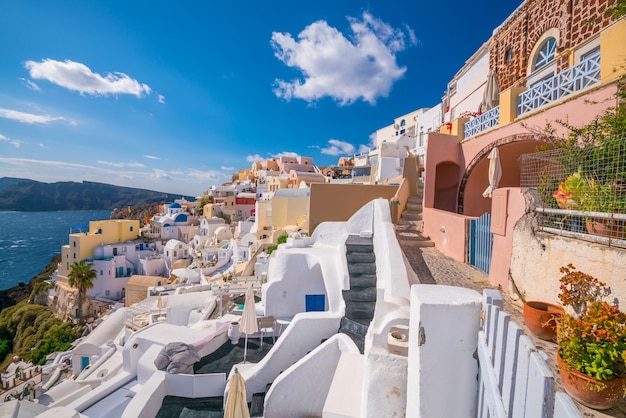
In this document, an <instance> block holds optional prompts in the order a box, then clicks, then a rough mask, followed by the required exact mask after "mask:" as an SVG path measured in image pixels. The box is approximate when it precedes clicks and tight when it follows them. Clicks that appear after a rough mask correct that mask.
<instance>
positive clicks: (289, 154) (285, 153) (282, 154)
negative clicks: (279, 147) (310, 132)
mask: <svg viewBox="0 0 626 418" xmlns="http://www.w3.org/2000/svg"><path fill="white" fill-rule="evenodd" d="M299 156H300V154H298V153H297V152H292V151H283V152H279V153H278V154H275V155H272V157H273V158H280V157H290V158H296V157H299Z"/></svg>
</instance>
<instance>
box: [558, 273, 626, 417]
mask: <svg viewBox="0 0 626 418" xmlns="http://www.w3.org/2000/svg"><path fill="white" fill-rule="evenodd" d="M561 273H563V276H562V277H561V280H560V283H561V285H560V293H559V300H560V301H561V303H562V304H563V306H565V307H566V309H567V310H568V311H567V312H566V313H564V314H563V315H562V316H561V317H560V318H559V320H558V325H557V344H558V350H557V362H558V365H559V374H560V376H561V380H562V382H563V386H564V387H565V390H566V391H567V392H568V393H569V394H570V396H571V397H572V398H574V399H575V400H577V401H578V402H580V403H582V404H583V405H586V406H588V407H590V408H594V409H608V408H611V407H613V406H614V405H615V404H617V402H619V400H620V399H621V398H623V397H624V394H625V391H626V367H625V363H626V314H624V313H623V312H621V311H620V310H619V309H618V308H617V306H615V305H613V304H610V303H608V302H606V301H604V300H602V299H603V298H604V297H605V296H608V294H609V293H610V290H609V289H608V288H606V287H605V286H606V285H605V283H603V282H601V281H600V280H598V279H597V278H595V277H593V276H591V275H589V274H587V273H583V272H581V271H577V270H576V268H575V267H574V266H573V265H572V264H569V265H567V266H566V267H561Z"/></svg>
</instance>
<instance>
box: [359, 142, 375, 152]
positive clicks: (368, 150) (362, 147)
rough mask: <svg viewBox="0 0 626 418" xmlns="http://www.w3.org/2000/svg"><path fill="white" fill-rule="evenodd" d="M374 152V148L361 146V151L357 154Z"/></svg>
mask: <svg viewBox="0 0 626 418" xmlns="http://www.w3.org/2000/svg"><path fill="white" fill-rule="evenodd" d="M371 150H372V147H370V146H368V145H363V144H361V145H359V151H358V152H357V154H366V153H369V152H370V151H371Z"/></svg>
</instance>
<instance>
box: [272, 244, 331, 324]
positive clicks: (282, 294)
mask: <svg viewBox="0 0 626 418" xmlns="http://www.w3.org/2000/svg"><path fill="white" fill-rule="evenodd" d="M267 276H268V283H266V284H264V285H263V290H262V299H263V300H264V301H265V314H266V315H272V316H275V317H292V316H294V315H295V314H297V313H300V312H305V311H306V309H305V307H306V306H305V296H306V295H318V294H323V295H326V302H327V303H328V295H327V292H326V288H325V286H324V278H323V277H322V268H321V266H320V260H319V259H318V258H317V257H315V256H313V255H311V254H306V253H302V252H290V251H288V250H283V249H282V248H281V249H279V250H277V251H276V254H275V255H274V257H272V258H271V259H270V263H269V268H268V275H267Z"/></svg>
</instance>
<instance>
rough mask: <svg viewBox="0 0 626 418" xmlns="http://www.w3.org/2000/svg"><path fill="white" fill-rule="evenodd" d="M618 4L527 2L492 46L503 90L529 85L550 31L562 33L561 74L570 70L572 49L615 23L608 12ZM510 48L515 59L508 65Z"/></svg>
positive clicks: (593, 0) (604, 0) (559, 0)
mask: <svg viewBox="0 0 626 418" xmlns="http://www.w3.org/2000/svg"><path fill="white" fill-rule="evenodd" d="M615 1H616V0H528V1H526V2H525V3H524V4H523V5H521V6H520V7H519V8H518V9H517V10H516V11H515V12H514V13H513V15H511V17H510V18H509V19H508V20H507V21H506V22H504V23H503V24H502V26H500V28H498V30H497V31H496V32H495V34H494V36H493V38H492V41H491V44H490V46H489V53H490V62H489V68H490V69H496V71H497V73H498V82H499V86H500V90H506V89H508V88H509V87H512V86H521V85H524V84H525V81H526V80H525V77H526V75H527V74H526V71H527V67H528V60H529V56H530V53H531V52H532V49H533V47H534V46H535V44H536V43H537V40H538V39H539V38H540V37H541V35H543V34H544V33H545V32H546V31H547V30H548V29H552V28H555V29H557V30H558V31H559V37H560V40H559V44H558V51H557V71H562V70H564V69H566V68H567V67H569V57H570V54H571V53H572V51H571V48H575V47H576V46H578V45H580V44H582V43H584V42H586V41H588V40H589V39H591V38H592V37H593V36H595V35H597V34H598V33H600V31H601V30H602V29H604V28H606V27H607V26H608V25H609V24H610V23H611V22H612V21H613V20H612V18H611V17H610V16H609V14H608V13H607V10H608V8H609V7H611V5H613V4H614V3H615ZM509 49H510V51H511V59H510V61H509V62H508V63H507V62H506V53H507V50H509Z"/></svg>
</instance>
